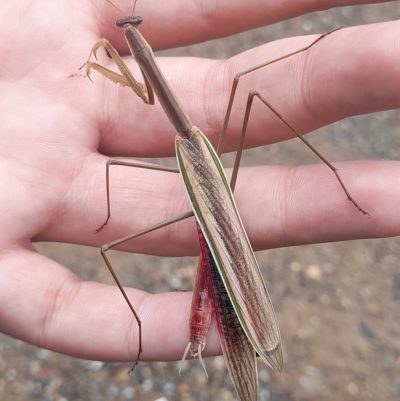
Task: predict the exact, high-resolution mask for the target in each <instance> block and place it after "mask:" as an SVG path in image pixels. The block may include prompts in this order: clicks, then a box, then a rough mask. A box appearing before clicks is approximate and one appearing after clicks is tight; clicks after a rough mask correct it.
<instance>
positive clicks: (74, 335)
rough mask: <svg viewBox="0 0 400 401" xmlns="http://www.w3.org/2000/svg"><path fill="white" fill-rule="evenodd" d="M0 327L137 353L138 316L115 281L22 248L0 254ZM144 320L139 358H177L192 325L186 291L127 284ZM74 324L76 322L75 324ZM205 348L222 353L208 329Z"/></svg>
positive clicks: (91, 354) (125, 355)
mask: <svg viewBox="0 0 400 401" xmlns="http://www.w3.org/2000/svg"><path fill="white" fill-rule="evenodd" d="M0 287H1V294H2V297H3V298H4V299H7V302H6V303H5V302H2V303H1V305H0V316H1V319H0V330H1V332H3V333H6V334H9V335H11V336H13V337H15V338H19V339H22V340H24V341H26V342H29V343H31V344H34V345H37V346H39V347H43V348H46V349H50V350H53V351H57V352H61V353H63V354H67V355H71V356H75V357H79V358H85V359H94V360H102V361H132V362H133V361H134V360H135V359H136V356H137V353H138V344H139V342H138V324H137V322H136V320H135V319H134V317H133V314H132V312H131V311H130V310H129V308H128V307H127V305H126V302H125V300H124V299H123V297H122V295H121V293H120V292H119V290H118V289H117V288H116V287H111V286H106V285H102V284H97V283H93V282H82V281H81V280H79V278H78V277H76V276H75V275H74V274H73V273H71V272H70V271H68V270H67V269H65V268H64V267H62V266H60V265H58V264H57V263H55V262H53V261H51V260H49V259H47V258H45V257H43V256H41V255H38V254H35V253H34V252H33V251H27V250H23V249H19V250H18V251H17V250H14V251H10V252H9V253H8V255H7V257H6V258H4V259H3V261H2V280H1V283H0ZM127 292H128V296H129V298H130V299H131V302H132V304H133V305H135V308H137V312H138V314H139V316H140V319H141V323H142V328H143V332H142V336H143V337H142V339H143V342H142V346H143V354H142V355H141V359H142V360H176V359H180V358H181V357H182V354H183V350H184V349H185V347H186V344H187V341H188V338H189V333H188V324H187V322H188V320H189V310H190V302H191V293H186V292H176V293H172V294H158V295H150V294H147V293H145V292H143V291H139V290H132V289H129V290H127ZM77 327H79V330H76V328H77ZM208 348H209V353H213V354H216V353H219V352H220V349H219V345H218V338H217V335H216V332H215V329H213V330H212V331H211V333H210V340H209V347H208Z"/></svg>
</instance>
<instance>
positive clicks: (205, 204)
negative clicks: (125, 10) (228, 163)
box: [85, 16, 367, 399]
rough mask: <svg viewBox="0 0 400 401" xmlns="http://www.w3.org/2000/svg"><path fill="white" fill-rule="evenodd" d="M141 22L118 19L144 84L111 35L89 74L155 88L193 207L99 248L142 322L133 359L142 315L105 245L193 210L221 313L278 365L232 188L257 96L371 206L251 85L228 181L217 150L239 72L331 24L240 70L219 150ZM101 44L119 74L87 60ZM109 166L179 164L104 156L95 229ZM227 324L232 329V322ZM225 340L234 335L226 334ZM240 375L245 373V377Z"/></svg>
mask: <svg viewBox="0 0 400 401" xmlns="http://www.w3.org/2000/svg"><path fill="white" fill-rule="evenodd" d="M141 22H142V18H141V17H139V16H132V17H127V18H124V19H120V20H118V21H117V23H116V24H117V26H119V27H122V28H123V29H124V31H125V38H126V40H127V43H128V46H129V48H130V51H131V53H132V56H133V57H134V58H135V60H136V61H137V63H138V64H139V67H140V69H141V72H142V75H143V79H144V84H141V83H139V82H137V81H136V79H135V78H134V77H133V75H132V74H131V72H130V71H129V69H128V67H127V66H126V65H125V63H124V62H123V60H122V59H121V57H120V56H119V55H118V53H117V51H116V50H115V49H114V48H113V47H112V46H111V44H110V43H109V42H108V41H107V40H106V39H101V40H100V41H98V42H97V43H96V44H95V45H94V46H93V49H92V52H91V54H90V56H89V59H88V61H87V62H86V64H85V65H86V75H87V76H89V74H90V70H91V69H95V70H97V71H98V72H100V73H101V74H103V75H104V76H105V77H107V78H109V79H110V80H112V81H114V82H116V83H120V84H121V85H123V86H129V87H130V88H132V90H133V91H134V92H135V93H136V94H137V95H138V96H139V97H140V98H141V99H142V100H143V101H144V102H145V103H146V104H154V94H155V95H156V97H157V98H158V100H159V102H160V104H161V105H162V107H163V108H164V110H165V112H166V114H167V116H168V118H169V120H170V121H171V123H172V124H173V126H174V127H175V130H176V132H177V136H176V142H175V143H176V153H177V159H178V165H179V170H180V173H181V176H182V178H183V181H184V185H185V188H186V191H187V193H188V196H189V200H190V202H191V205H192V208H193V212H188V213H185V214H183V215H181V216H177V217H175V218H172V219H169V220H168V221H165V222H163V223H160V224H157V225H154V226H152V227H150V228H148V229H146V230H143V231H141V232H139V233H136V234H133V235H128V236H126V237H123V238H121V239H118V240H116V241H113V242H111V243H109V244H107V245H104V246H103V247H102V249H101V253H102V256H103V258H104V260H105V262H106V264H107V266H108V268H109V270H110V272H111V274H112V275H113V277H114V279H115V281H116V283H117V285H118V287H119V288H120V290H121V292H122V294H123V296H124V297H125V299H126V301H127V303H128V305H129V307H130V309H131V310H132V312H133V314H134V316H135V319H136V321H137V323H138V325H139V349H138V354H137V358H136V362H135V365H136V363H137V362H138V360H139V359H140V354H141V352H142V339H141V322H140V319H139V316H138V315H137V313H136V312H135V309H134V308H133V306H132V305H131V303H130V301H129V299H128V297H127V295H126V293H125V291H124V289H123V287H122V285H121V283H120V281H119V279H118V277H117V275H116V274H115V272H114V270H113V267H112V265H111V263H110V262H109V260H108V258H107V256H106V252H107V250H109V249H111V248H113V247H115V246H117V245H119V244H121V243H123V242H125V241H127V240H130V239H133V238H136V237H138V236H141V235H143V234H145V233H148V232H150V231H154V230H156V229H158V228H161V227H164V226H166V225H168V224H172V223H174V222H177V221H180V220H183V219H185V218H187V217H190V216H193V215H195V217H196V220H197V222H198V224H199V226H200V228H201V233H200V236H204V238H205V241H206V242H207V249H206V250H204V253H203V254H206V253H208V258H209V261H211V263H210V265H211V264H212V266H211V267H212V271H213V273H212V278H213V283H214V290H215V294H214V300H215V301H214V303H216V304H217V305H216V306H217V308H218V309H219V310H220V311H222V312H221V313H223V310H226V308H225V307H224V302H226V301H227V300H228V298H229V302H230V303H231V305H232V308H233V309H232V310H234V313H235V317H237V319H238V321H239V322H240V326H241V328H240V330H242V331H243V333H245V334H246V338H247V339H248V343H249V344H250V345H251V348H252V356H250V358H253V359H254V360H255V352H257V354H258V355H259V356H260V357H261V358H262V359H263V360H264V361H265V362H266V363H267V364H268V365H269V366H271V367H272V368H274V369H276V370H281V368H282V348H281V339H280V333H279V328H278V324H277V321H276V317H275V314H274V311H273V307H272V303H271V301H270V298H269V296H268V293H267V291H266V288H265V285H264V282H263V279H262V276H261V273H260V270H259V268H258V265H257V262H256V260H255V257H254V253H253V251H252V249H251V246H250V243H249V241H248V238H247V235H246V233H245V231H244V228H243V225H242V222H241V220H240V217H239V214H238V212H237V209H236V206H235V203H234V200H233V195H232V192H231V188H232V190H233V188H234V186H235V181H236V177H237V171H238V166H239V161H240V156H241V149H242V148H243V142H244V138H245V133H246V128H247V123H248V120H249V114H250V110H251V104H252V101H253V99H254V97H258V98H259V99H260V100H261V101H262V102H263V103H264V104H265V105H266V106H267V107H268V108H270V109H271V110H272V111H273V112H274V113H275V114H276V115H277V116H278V117H279V118H280V119H281V121H282V122H284V123H285V124H286V125H287V126H288V127H289V128H290V129H291V130H292V132H293V133H295V134H296V135H297V136H298V137H299V138H300V139H301V140H302V141H303V142H304V143H305V144H306V145H307V146H308V147H310V149H311V150H312V151H313V152H314V153H316V154H317V156H318V157H320V158H321V160H323V161H324V162H325V163H326V164H327V165H328V166H329V167H330V168H331V169H332V171H333V172H334V173H335V174H336V176H337V179H338V180H339V182H340V184H341V186H342V188H343V189H344V191H345V192H346V194H347V196H348V198H349V200H350V201H351V202H352V203H353V204H354V205H355V206H356V207H357V209H358V210H360V211H361V212H363V213H364V214H367V213H366V212H365V211H364V210H363V209H361V208H360V207H359V206H358V205H357V203H356V202H355V201H354V200H353V199H352V198H351V196H350V195H349V193H348V191H347V190H346V188H345V186H344V185H343V183H342V181H341V179H340V177H339V175H338V174H337V172H336V169H335V168H334V167H333V166H332V165H331V164H330V163H329V162H328V161H327V160H325V159H324V158H323V157H322V156H321V155H320V154H319V153H318V152H317V151H316V150H315V149H314V148H313V147H312V146H311V145H309V144H308V142H307V141H305V140H304V139H303V138H302V136H301V135H300V134H299V133H298V132H296V131H295V129H294V128H293V127H291V125H290V124H289V123H288V122H286V120H285V119H284V118H283V116H281V115H280V114H279V113H278V112H277V111H276V110H275V109H273V107H272V106H271V105H270V104H269V103H268V102H267V101H266V100H265V99H264V98H263V97H262V96H261V95H260V94H259V93H257V92H251V93H250V94H249V99H248V102H247V107H246V113H245V116H244V122H243V129H242V137H241V142H240V145H239V151H238V154H237V158H236V162H235V167H234V172H233V177H232V180H231V184H230V185H229V183H228V181H227V179H226V177H225V174H224V172H223V169H222V166H221V164H220V161H219V156H220V153H221V149H222V143H223V140H224V136H225V133H226V130H227V126H228V122H229V117H230V113H231V110H232V104H233V100H234V95H235V91H236V88H237V85H238V83H239V79H240V76H242V75H244V74H248V73H250V72H252V71H254V70H256V69H259V68H262V67H265V66H267V65H269V64H271V63H274V62H276V61H279V60H282V59H283V58H287V57H290V56H292V55H294V54H297V53H300V52H303V51H305V50H307V49H309V48H310V47H311V46H313V45H314V44H315V43H317V42H318V41H319V40H321V39H322V38H324V37H325V36H326V35H328V34H330V33H331V32H333V31H331V32H328V33H327V34H324V35H321V36H320V37H319V38H318V39H316V40H314V41H313V42H312V43H311V44H310V45H308V46H306V47H304V48H302V49H299V50H297V51H296V52H293V53H290V54H287V55H285V56H283V57H280V58H277V59H275V60H272V61H269V62H266V63H264V64H262V65H259V66H257V67H255V68H252V69H249V70H247V71H244V72H242V73H240V74H238V75H237V77H236V78H235V80H234V83H233V85H232V91H231V96H230V100H229V104H228V108H227V113H226V116H225V120H224V124H223V128H222V132H221V135H220V141H219V144H218V147H217V152H215V151H214V149H213V148H212V146H211V144H210V143H209V142H208V140H207V139H206V138H205V137H204V135H203V134H202V133H201V131H200V130H199V129H198V128H196V127H195V126H193V124H192V123H191V121H190V119H189V117H188V116H187V115H186V113H185V111H184V109H183V107H182V105H181V104H180V102H179V100H178V99H177V97H176V95H175V94H174V92H173V90H172V89H171V88H170V86H169V85H168V83H167V81H166V80H165V78H164V77H163V75H162V73H161V71H160V69H159V67H158V65H157V63H156V61H155V58H154V55H153V53H152V50H151V48H150V46H149V45H148V44H147V42H146V41H145V40H144V38H143V37H142V36H141V34H140V33H139V31H138V30H137V29H136V27H137V26H138V25H139V24H140V23H141ZM100 47H104V48H105V49H106V51H107V53H108V54H109V56H110V57H111V58H112V59H113V60H114V61H115V63H116V65H117V66H118V69H119V70H120V72H121V74H119V73H116V72H113V71H111V70H108V69H106V68H104V67H102V66H100V65H99V64H97V63H94V62H92V61H90V57H91V55H92V54H94V55H95V54H96V51H97V50H98V49H99V48H100ZM153 91H154V92H153ZM111 165H121V166H130V167H140V168H148V169H156V170H163V171H171V172H177V171H176V170H174V169H166V168H162V167H158V166H148V165H143V164H140V163H134V162H127V161H121V160H110V161H109V162H108V163H107V170H106V171H107V174H106V176H107V205H108V215H107V219H106V221H105V223H104V224H103V225H102V226H101V227H100V228H99V229H98V230H97V232H98V231H100V230H101V229H102V228H103V227H104V226H105V225H106V224H107V222H108V220H109V218H110V193H109V167H110V166H111ZM215 267H216V268H217V269H218V271H219V276H218V275H217V274H216V268H215ZM221 283H223V285H224V287H223V288H224V290H226V293H224V292H223V290H222V289H221V287H220V284H221ZM221 320H223V319H221ZM226 327H227V328H228V329H229V325H227V326H226ZM228 335H229V334H228ZM227 340H228V341H229V339H227ZM239 363H240V361H239ZM255 372H256V370H255ZM255 372H254V373H250V375H251V376H253V377H251V380H253V379H254V376H255ZM232 378H233V381H234V383H235V380H237V379H238V378H235V377H232ZM242 380H246V378H244V379H242ZM235 387H236V384H235ZM236 388H237V387H236ZM255 393H256V386H255ZM239 395H240V397H241V398H242V399H245V398H246V399H248V397H251V398H253V397H254V392H253V394H252V395H249V396H246V395H244V394H239Z"/></svg>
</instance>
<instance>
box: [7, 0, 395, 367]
mask: <svg viewBox="0 0 400 401" xmlns="http://www.w3.org/2000/svg"><path fill="white" fill-rule="evenodd" d="M98 3H99V2H93V3H91V2H87V3H86V4H83V3H81V2H74V1H65V2H61V1H59V2H52V1H48V0H47V1H45V0H38V1H35V2H28V1H25V0H19V1H17V2H13V3H10V4H4V6H3V7H2V8H1V10H0V13H1V14H0V15H1V17H2V18H1V20H2V21H5V24H4V25H3V27H2V31H3V35H2V41H1V45H0V46H1V53H0V60H2V63H1V69H0V93H1V96H0V102H1V106H0V110H1V122H2V125H1V136H0V139H1V146H0V169H1V174H0V176H1V181H0V207H1V213H0V227H1V228H2V235H1V238H0V255H1V258H0V276H1V280H0V301H1V302H0V330H1V331H2V332H3V333H6V334H9V335H11V336H14V337H16V338H20V339H22V340H24V341H27V342H29V343H32V344H35V345H37V346H40V347H44V348H48V349H51V350H55V351H57V352H61V353H65V354H68V355H73V356H77V357H81V358H87V359H96V360H104V361H117V360H118V361H130V360H134V359H135V356H136V354H137V345H138V342H137V325H136V323H135V321H134V318H133V316H132V314H131V312H130V311H129V309H128V308H127V306H126V304H125V303H124V300H123V298H122V297H121V294H120V293H119V291H118V289H116V288H115V287H111V286H106V285H103V284H99V283H94V282H86V281H82V280H81V279H80V278H79V277H77V276H76V275H75V274H73V273H72V272H71V271H69V270H68V269H67V268H65V267H64V266H61V265H59V264H58V263H56V262H55V261H53V260H51V259H49V258H46V257H44V256H42V255H40V254H38V253H37V252H36V251H35V249H34V247H33V246H32V243H33V242H37V241H55V242H69V243H75V244H82V245H91V246H96V247H99V246H100V245H102V244H104V243H107V242H110V241H111V240H114V239H116V238H118V237H121V236H122V235H125V234H128V233H133V232H136V231H139V230H141V229H143V228H146V227H148V226H150V225H152V224H154V223H157V222H160V221H163V220H165V219H167V218H170V217H173V216H175V215H178V214H180V213H183V212H186V211H187V210H188V209H189V205H188V203H187V201H186V198H185V193H184V190H183V188H182V183H181V179H180V177H179V176H178V175H176V174H167V173H162V172H152V173H151V179H149V172H148V171H146V170H142V169H118V171H117V170H116V171H115V174H114V173H113V174H114V177H115V180H114V181H113V183H112V191H113V193H116V194H118V195H117V196H115V197H114V198H113V217H112V219H111V220H110V222H109V224H108V225H107V229H105V230H103V231H102V232H101V233H100V234H98V235H94V234H93V232H94V229H96V228H97V227H98V226H99V225H101V223H102V222H103V221H104V218H105V208H106V204H105V184H104V176H105V163H106V161H107V159H108V158H109V157H110V156H115V155H118V156H131V157H158V156H173V155H174V141H173V137H174V132H173V129H172V127H171V125H170V124H169V121H168V119H167V118H166V116H165V114H164V112H163V110H162V109H161V107H160V105H159V104H158V103H156V105H155V106H153V107H150V106H147V105H145V104H143V103H142V102H141V100H140V99H138V98H136V97H135V96H134V94H133V92H132V91H130V90H127V89H121V87H120V86H117V85H114V84H113V83H111V82H108V81H106V80H105V79H103V78H102V77H100V76H96V77H94V74H95V73H93V77H94V79H95V84H94V85H93V84H91V83H90V81H89V80H88V79H84V78H82V76H79V75H76V76H72V77H71V74H73V73H74V72H77V67H79V66H80V65H81V64H83V63H84V61H85V60H86V58H87V56H88V54H89V51H90V49H91V47H92V46H93V44H94V43H95V42H96V41H97V40H98V39H99V38H100V37H107V38H108V39H109V40H110V41H111V42H112V43H113V44H114V45H115V46H116V48H117V49H118V50H119V51H120V52H121V53H122V54H127V49H126V46H125V45H124V39H123V34H122V31H121V30H120V29H118V28H116V27H115V19H116V18H119V17H120V15H119V14H118V13H117V12H116V11H115V10H114V9H113V8H112V7H111V6H110V5H109V4H107V3H104V4H101V5H100V6H99V5H98ZM145 3H146V4H145ZM147 3H149V2H143V5H142V4H140V0H139V3H138V5H137V11H138V13H140V14H141V15H142V16H143V17H144V18H145V22H144V23H143V29H141V31H142V32H143V34H144V36H145V37H146V38H148V41H149V42H150V44H151V45H152V46H153V47H154V49H162V48H169V47H174V46H177V45H182V44H187V43H189V42H192V43H193V42H199V41H202V40H206V39H210V38H211V36H212V37H219V36H224V35H227V34H231V33H233V32H232V29H236V30H238V31H239V30H244V29H249V28H251V27H254V26H259V25H261V24H267V23H270V22H272V21H273V20H280V19H284V18H288V17H292V16H294V15H298V14H301V13H305V12H309V11H312V10H313V7H315V6H316V3H317V2H315V1H309V2H307V1H303V2H296V1H293V2H289V3H288V2H282V1H278V0H276V1H273V0H270V2H269V5H270V7H269V8H268V10H266V11H268V13H267V12H260V7H261V6H260V4H259V3H260V2H257V1H254V2H252V3H251V2H248V1H247V2H243V10H242V11H243V12H246V15H247V16H248V18H246V19H245V21H244V20H243V18H242V17H241V14H240V12H239V11H240V10H237V9H236V10H231V9H230V8H229V7H230V4H231V2H226V5H225V6H224V7H226V9H224V10H220V11H219V12H214V13H213V11H212V10H211V9H210V10H208V12H207V13H206V12H205V7H206V5H208V3H206V2H204V1H203V2H202V4H203V10H202V11H203V15H204V14H212V15H213V16H214V17H213V23H212V26H210V25H207V26H204V22H203V21H204V19H203V18H201V15H199V12H197V11H196V10H192V9H190V7H191V4H192V3H190V2H182V1H181V2H179V1H178V0H176V1H175V2H172V1H171V2H167V3H165V2H164V3H163V4H168V9H165V10H163V9H162V8H161V7H159V8H157V10H156V11H154V10H151V9H146V7H148V5H147ZM263 3H265V2H263ZM351 3H352V4H354V3H355V2H351ZM360 3H362V2H360ZM364 3H366V2H364ZM94 4H97V6H95V5H94ZM209 4H210V5H209V7H212V5H213V4H215V2H210V3H209ZM345 4H346V2H343V1H333V0H332V1H326V2H324V6H325V7H326V8H328V7H335V6H341V5H345ZM118 5H119V7H120V8H121V9H122V10H124V11H127V12H129V11H130V10H131V7H132V4H131V2H130V1H125V2H122V4H120V3H119V4H118ZM185 7H189V8H188V9H185V10H184V8H185ZM176 15H178V16H180V15H185V18H178V19H177V20H178V22H180V23H179V24H178V23H171V20H172V18H174V16H176ZM188 15H189V16H193V19H190V18H187V16H188ZM214 26H217V28H212V27H214ZM178 28H179V29H178ZM399 32H400V24H399V22H389V23H383V24H379V25H370V26H365V27H356V28H349V29H343V30H340V31H338V32H335V33H334V34H332V35H329V36H328V37H326V38H325V39H324V40H322V41H321V42H320V43H318V44H317V45H316V46H315V47H313V48H312V49H310V50H309V51H308V52H307V53H304V54H302V55H300V56H298V57H297V58H296V59H295V60H296V62H293V59H292V60H291V61H286V62H282V63H280V64H279V66H277V65H274V66H271V68H270V70H269V72H268V76H267V75H263V74H255V75H254V77H249V79H248V80H247V84H246V85H248V87H249V90H250V89H255V88H256V89H257V90H258V91H260V92H261V93H267V94H268V98H269V99H274V100H275V102H274V106H275V107H276V108H277V109H279V110H285V113H284V115H285V117H286V118H287V119H288V120H289V121H291V123H292V125H293V126H295V127H296V128H297V129H298V130H299V131H300V132H302V133H307V132H310V131H312V130H314V129H316V128H319V127H322V126H325V125H328V124H330V123H332V122H334V121H338V120H341V119H343V118H345V117H348V116H353V115H360V114H365V113H370V112H374V111H379V110H389V109H396V108H399V107H400V91H399V87H400V74H399V68H398V49H399V43H400V39H399V37H400V35H399ZM313 38H314V37H298V38H293V39H286V40H283V41H280V42H279V43H278V42H274V43H269V44H266V45H264V46H261V47H259V48H256V49H253V50H250V51H249V52H247V53H246V54H244V55H238V56H236V57H234V58H232V59H229V60H226V61H225V60H224V61H221V60H206V59H193V58H190V59H182V58H179V59H160V60H159V64H160V67H161V69H162V70H163V71H164V73H165V75H166V76H167V78H168V80H169V81H170V83H171V85H172V87H173V88H176V92H177V95H178V97H179V98H180V99H181V102H182V104H184V106H185V108H186V110H187V113H188V115H189V116H190V117H191V119H192V121H193V123H194V124H195V125H196V126H199V128H200V129H202V130H203V132H204V133H205V134H206V135H207V136H208V137H209V138H210V140H211V141H212V142H213V143H214V144H216V143H217V138H218V134H219V129H220V127H221V125H222V118H223V115H224V111H225V108H226V102H227V98H228V95H229V88H230V84H231V82H232V79H233V77H234V76H235V74H236V73H237V72H239V71H242V70H244V69H246V68H249V67H251V66H253V65H255V64H257V63H261V62H263V61H265V60H268V59H272V58H274V57H277V56H278V55H282V54H285V53H287V52H289V51H292V50H295V49H298V48H301V47H302V46H304V45H306V44H308V43H310V41H312V39H313ZM103 61H105V62H107V60H106V58H103ZM128 64H129V66H131V67H132V70H133V71H134V73H135V75H136V76H137V77H140V75H139V74H138V69H137V67H136V66H135V64H134V62H133V61H130V60H129V61H128ZM271 77H273V78H271ZM288 77H289V78H288ZM182 82H184V83H185V84H183V83H182ZM193 93H196V96H193ZM278 94H279V95H278ZM240 96H242V97H241V98H240ZM237 101H238V103H240V102H241V104H244V103H245V101H246V91H241V93H240V94H239V98H238V100H237ZM241 123H242V116H240V115H239V113H233V118H232V120H231V123H230V128H229V135H228V141H229V142H228V143H227V145H226V148H225V150H233V149H235V147H236V145H237V139H238V137H239V135H240V129H241ZM266 127H267V128H266ZM248 135H249V137H248V139H247V140H246V146H248V147H254V146H260V145H265V144H269V143H274V142H277V141H281V140H284V139H288V138H290V137H291V134H290V133H289V132H288V131H287V130H283V129H282V125H281V123H280V122H279V121H278V120H277V119H276V118H274V117H273V116H271V115H270V114H269V113H266V112H265V109H263V108H262V107H256V108H255V111H254V113H253V114H252V123H251V124H250V131H249V134H248ZM337 166H338V167H339V168H340V174H341V177H342V179H343V181H344V182H345V183H346V185H347V187H348V188H349V189H350V188H351V193H352V195H353V197H354V198H355V199H356V200H357V202H358V203H359V204H360V205H362V206H363V208H364V209H366V210H367V211H368V212H369V213H370V214H371V215H372V216H373V218H372V219H367V218H364V217H363V216H362V215H361V214H360V213H359V212H357V211H356V209H355V208H354V207H352V206H351V204H350V203H349V202H348V201H347V200H346V197H345V196H344V194H343V192H342V191H341V190H340V188H339V187H338V183H337V181H336V180H335V179H334V177H330V176H329V174H330V173H329V171H328V170H327V169H326V167H325V166H322V165H312V166H299V167H284V166H279V167H276V166H275V167H274V166H269V167H259V168H253V169H244V171H243V172H241V174H240V176H239V182H238V185H237V189H236V191H235V197H236V199H237V204H238V208H239V211H240V210H241V209H242V210H244V209H246V210H244V212H243V213H242V218H243V221H244V225H245V227H246V229H247V232H248V235H249V237H250V239H251V242H252V244H253V246H254V249H255V250H260V249H267V248H274V247H284V246H291V245H301V244H308V243H317V242H329V241H340V240H351V239H356V238H374V237H389V236H395V235H399V230H400V229H399V227H400V224H399V223H400V221H399V220H400V217H399V216H400V214H399V213H397V211H398V206H397V200H398V197H399V195H398V194H399V191H400V181H399V180H398V177H399V173H400V171H399V170H400V166H399V164H398V163H397V162H382V161H380V162H378V161H369V162H365V161H363V162H361V161H352V162H348V163H340V164H338V165H337ZM327 177H330V178H327ZM327 193H329V194H330V195H329V197H327V196H326V194H327ZM132 194H134V196H133V195H132ZM289 194H290V196H289ZM102 199H103V200H104V201H99V200H102ZM249 202H252V207H251V208H244V207H243V205H246V204H248V203H249ZM259 216H263V217H262V218H260V217H259ZM254 217H256V218H254ZM271 221H273V222H274V223H273V226H271ZM166 234H167V236H168V241H165V235H166ZM123 249H125V250H128V251H131V252H137V253H146V254H157V255H162V256H182V255H196V254H197V253H198V244H197V236H196V232H195V225H194V223H193V221H192V220H187V221H186V222H183V223H181V224H180V225H179V228H178V229H177V228H176V226H170V227H168V229H167V230H160V231H158V232H154V233H152V234H150V235H147V236H146V237H143V238H140V239H138V240H137V241H133V242H131V243H128V244H125V245H124V246H123ZM102 268H103V267H102ZM127 293H128V295H129V298H130V299H131V302H132V304H133V305H135V307H136V310H137V312H138V313H139V315H140V316H141V319H142V324H143V326H142V327H143V354H142V356H141V358H142V360H174V359H179V358H180V357H181V356H182V353H183V350H184V348H185V346H186V344H187V341H188V316H189V309H190V301H191V294H190V293H180V292H178V293H171V294H156V295H152V294H148V293H146V292H144V291H140V290H136V289H127ZM178 309H179V310H180V313H174V312H175V311H176V310H178ZM99 333H101V335H99ZM219 352H220V347H219V342H218V337H217V334H216V331H215V328H214V329H213V330H212V331H211V333H210V335H209V338H208V340H207V347H206V350H205V351H204V355H215V354H216V353H219Z"/></svg>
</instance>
